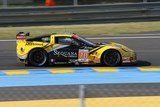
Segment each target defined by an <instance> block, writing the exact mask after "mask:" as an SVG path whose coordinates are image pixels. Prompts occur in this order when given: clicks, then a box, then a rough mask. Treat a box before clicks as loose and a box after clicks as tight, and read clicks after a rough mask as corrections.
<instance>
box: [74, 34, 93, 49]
mask: <svg viewBox="0 0 160 107" xmlns="http://www.w3.org/2000/svg"><path fill="white" fill-rule="evenodd" d="M72 37H73V38H74V39H78V40H79V41H81V42H83V43H84V44H86V45H87V46H92V47H93V46H96V44H94V43H93V42H91V41H89V40H87V39H85V38H83V37H80V36H78V35H73V36H72Z"/></svg>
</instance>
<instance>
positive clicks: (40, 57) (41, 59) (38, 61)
mask: <svg viewBox="0 0 160 107" xmlns="http://www.w3.org/2000/svg"><path fill="white" fill-rule="evenodd" d="M46 59H47V58H46V56H45V53H44V52H42V51H35V52H34V53H32V62H33V63H34V65H36V66H42V65H43V64H44V63H45V62H46Z"/></svg>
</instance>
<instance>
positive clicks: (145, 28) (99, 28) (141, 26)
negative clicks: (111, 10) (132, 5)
mask: <svg viewBox="0 0 160 107" xmlns="http://www.w3.org/2000/svg"><path fill="white" fill-rule="evenodd" d="M20 31H24V32H30V33H31V36H38V35H43V34H49V33H55V32H56V33H57V32H58V33H65V32H66V33H68V32H69V33H77V34H80V35H87V36H108V35H109V36H118V35H119V34H124V33H143V32H156V31H160V21H153V22H136V23H114V24H87V25H58V26H30V27H0V39H15V35H16V34H17V33H18V32H20Z"/></svg>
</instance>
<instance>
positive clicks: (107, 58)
mask: <svg viewBox="0 0 160 107" xmlns="http://www.w3.org/2000/svg"><path fill="white" fill-rule="evenodd" d="M101 62H102V64H104V65H107V66H117V65H119V64H120V63H121V54H120V53H119V51H117V50H113V49H112V50H107V51H105V52H104V53H103V55H102V58H101Z"/></svg>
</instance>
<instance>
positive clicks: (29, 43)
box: [26, 42, 43, 46]
mask: <svg viewBox="0 0 160 107" xmlns="http://www.w3.org/2000/svg"><path fill="white" fill-rule="evenodd" d="M26 45H41V46H42V45H43V44H41V43H33V42H27V43H26Z"/></svg>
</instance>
